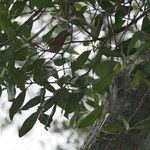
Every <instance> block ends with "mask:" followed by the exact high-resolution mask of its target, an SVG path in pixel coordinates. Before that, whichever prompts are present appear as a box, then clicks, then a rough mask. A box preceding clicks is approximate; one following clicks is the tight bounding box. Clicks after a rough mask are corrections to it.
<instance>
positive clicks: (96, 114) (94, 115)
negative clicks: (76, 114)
mask: <svg viewBox="0 0 150 150" xmlns="http://www.w3.org/2000/svg"><path fill="white" fill-rule="evenodd" d="M101 115H102V107H101V106H99V107H97V108H96V109H95V110H93V111H92V112H90V113H89V114H88V115H87V116H86V117H85V118H83V119H82V120H80V121H79V122H78V128H86V127H88V126H90V125H92V124H93V123H94V122H95V121H96V120H97V119H99V118H101Z"/></svg>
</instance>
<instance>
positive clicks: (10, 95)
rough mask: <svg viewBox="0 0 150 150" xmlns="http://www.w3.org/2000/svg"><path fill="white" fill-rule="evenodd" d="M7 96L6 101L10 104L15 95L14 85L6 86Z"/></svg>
mask: <svg viewBox="0 0 150 150" xmlns="http://www.w3.org/2000/svg"><path fill="white" fill-rule="evenodd" d="M7 94H8V101H10V102H12V101H13V100H14V98H15V95H16V88H15V85H14V84H9V83H8V84H7Z"/></svg>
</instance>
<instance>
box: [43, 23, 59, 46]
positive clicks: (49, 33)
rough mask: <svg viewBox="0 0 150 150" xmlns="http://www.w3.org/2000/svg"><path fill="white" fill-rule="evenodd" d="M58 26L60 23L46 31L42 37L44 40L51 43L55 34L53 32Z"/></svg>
mask: <svg viewBox="0 0 150 150" xmlns="http://www.w3.org/2000/svg"><path fill="white" fill-rule="evenodd" d="M57 27H58V25H56V26H54V27H53V28H52V29H51V30H50V31H49V32H48V33H46V34H45V35H44V36H43V37H42V39H43V41H44V42H46V43H47V44H48V45H49V44H50V42H51V36H52V34H53V32H54V31H55V29H56V28H57Z"/></svg>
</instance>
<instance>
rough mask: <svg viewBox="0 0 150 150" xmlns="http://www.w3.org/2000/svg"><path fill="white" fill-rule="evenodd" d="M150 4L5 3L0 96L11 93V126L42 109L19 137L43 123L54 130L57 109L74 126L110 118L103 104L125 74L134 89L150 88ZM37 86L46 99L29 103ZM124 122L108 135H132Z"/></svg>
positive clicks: (0, 13)
mask: <svg viewBox="0 0 150 150" xmlns="http://www.w3.org/2000/svg"><path fill="white" fill-rule="evenodd" d="M149 4H150V1H149V0H144V1H138V0H110V1H107V0H84V1H80V0H45V1H44V2H43V1H40V0H31V1H29V0H23V1H20V0H16V1H14V0H10V1H6V0H2V1H1V2H0V47H1V48H0V94H1V93H2V92H4V91H5V90H7V93H8V100H9V101H10V102H11V103H12V105H11V107H10V110H9V115H10V119H11V120H12V119H13V117H14V115H15V114H16V113H18V112H22V111H28V109H30V108H33V109H34V108H36V111H34V113H33V114H31V115H30V116H29V118H27V119H26V120H25V122H24V123H23V125H22V127H21V129H20V130H19V136H23V135H25V134H26V133H27V132H28V131H29V130H31V128H32V127H33V126H34V124H35V123H36V121H38V120H39V121H40V122H41V123H42V124H44V125H45V127H46V128H48V127H50V124H51V122H52V121H53V116H54V115H55V111H56V109H57V107H60V108H62V110H63V115H64V116H65V117H66V118H67V119H69V120H70V122H71V125H72V126H78V127H80V128H81V127H87V126H89V125H91V124H93V123H94V122H95V121H96V120H97V119H98V118H100V117H101V114H102V113H103V107H102V106H100V105H101V104H102V97H103V96H104V95H105V94H106V93H109V85H110V84H111V83H112V81H113V79H114V78H115V77H116V76H117V75H118V74H119V73H120V72H121V71H122V70H123V69H124V68H125V67H126V66H129V68H130V71H129V74H130V77H131V88H134V87H136V86H138V85H139V84H141V83H143V84H145V86H148V87H149V86H150V61H149V60H148V59H147V58H148V56H149V55H150V49H149V47H150V43H149V39H150V20H149V14H148V13H149V11H150V7H149ZM44 18H46V21H44ZM37 21H39V24H41V27H40V26H39V27H38V29H36V26H35V24H36V22H37ZM40 21H41V22H40ZM39 28H41V29H39ZM76 46H78V47H76ZM52 47H53V48H52ZM33 85H38V86H37V89H39V91H40V92H39V93H38V94H37V95H36V96H35V97H33V98H32V99H30V100H26V93H28V91H29V90H30V89H31V88H32V86H33ZM17 90H18V91H20V93H19V94H18V95H16V91H17ZM89 110H90V111H89ZM91 110H92V111H91ZM49 112H51V113H50V114H49ZM87 113H89V115H87V116H86V114H87ZM83 116H85V117H83ZM120 121H121V123H120V122H119V123H116V124H114V123H111V124H110V125H107V124H106V125H105V126H104V129H105V130H108V131H107V132H113V131H115V132H117V131H119V130H120V129H121V130H124V131H125V130H130V126H129V124H128V121H127V120H126V119H124V118H122V120H120ZM143 123H144V124H145V123H146V124H147V125H144V124H143ZM149 123H150V121H149V119H146V120H143V121H142V120H141V122H139V123H137V124H135V125H134V126H133V127H131V130H132V129H144V128H149ZM120 125H123V126H120Z"/></svg>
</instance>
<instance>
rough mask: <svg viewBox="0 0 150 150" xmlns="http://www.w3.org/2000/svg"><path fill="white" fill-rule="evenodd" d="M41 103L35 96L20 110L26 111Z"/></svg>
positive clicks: (39, 98) (39, 97)
mask: <svg viewBox="0 0 150 150" xmlns="http://www.w3.org/2000/svg"><path fill="white" fill-rule="evenodd" d="M40 102H41V96H36V97H34V98H32V99H30V100H29V101H28V102H27V103H26V104H25V105H24V106H23V107H22V108H21V110H28V109H30V108H32V107H34V106H36V105H38V104H39V103H40Z"/></svg>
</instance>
